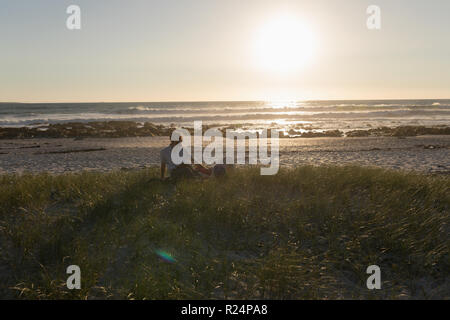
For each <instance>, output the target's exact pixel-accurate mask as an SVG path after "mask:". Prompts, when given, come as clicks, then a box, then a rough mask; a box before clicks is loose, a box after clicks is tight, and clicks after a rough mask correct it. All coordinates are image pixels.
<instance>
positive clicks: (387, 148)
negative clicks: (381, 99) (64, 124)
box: [0, 135, 450, 174]
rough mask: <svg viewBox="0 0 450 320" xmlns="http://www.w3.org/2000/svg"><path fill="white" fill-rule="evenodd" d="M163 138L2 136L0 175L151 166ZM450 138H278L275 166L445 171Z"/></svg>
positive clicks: (164, 142) (156, 160)
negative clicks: (377, 167) (278, 164)
mask: <svg viewBox="0 0 450 320" xmlns="http://www.w3.org/2000/svg"><path fill="white" fill-rule="evenodd" d="M167 142H168V137H129V138H85V139H81V140H80V139H71V138H61V139H49V138H35V139H10V140H8V139H4V140H0V173H24V172H33V173H37V172H50V173H55V174H56V173H64V172H77V171H83V170H88V171H101V172H106V171H110V170H114V169H133V168H145V167H151V166H157V165H158V164H159V151H160V150H161V148H163V147H165V146H166V145H167ZM449 159H450V136H448V135H446V136H416V137H405V138H397V137H355V138H349V137H345V138H290V139H280V163H281V167H295V166H296V165H302V164H313V165H346V164H357V165H364V166H379V167H384V168H393V169H405V170H415V171H421V172H426V173H448V172H450V160H449Z"/></svg>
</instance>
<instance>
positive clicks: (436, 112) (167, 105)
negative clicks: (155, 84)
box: [0, 100, 450, 132]
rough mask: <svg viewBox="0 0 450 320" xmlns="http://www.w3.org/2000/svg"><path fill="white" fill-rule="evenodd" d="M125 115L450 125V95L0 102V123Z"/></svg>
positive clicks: (317, 125)
mask: <svg viewBox="0 0 450 320" xmlns="http://www.w3.org/2000/svg"><path fill="white" fill-rule="evenodd" d="M112 120H129V121H136V122H152V123H155V124H175V125H180V126H181V125H182V126H192V125H193V122H194V121H196V120H202V121H203V123H204V124H217V125H231V124H234V125H236V124H243V125H246V126H247V127H258V128H263V127H269V126H270V127H290V126H292V127H301V128H305V129H308V130H335V129H338V130H342V131H344V132H345V131H348V130H355V129H370V128H377V127H381V126H386V127H398V126H403V125H416V126H436V125H450V100H347V101H344V100H339V101H277V102H269V101H229V102H127V103H0V127H22V126H45V125H48V124H52V123H67V122H90V121H112Z"/></svg>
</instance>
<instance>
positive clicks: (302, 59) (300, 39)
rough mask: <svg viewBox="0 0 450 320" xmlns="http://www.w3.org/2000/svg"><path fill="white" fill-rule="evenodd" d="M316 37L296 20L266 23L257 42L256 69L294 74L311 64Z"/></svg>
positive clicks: (282, 19)
mask: <svg viewBox="0 0 450 320" xmlns="http://www.w3.org/2000/svg"><path fill="white" fill-rule="evenodd" d="M315 45H316V44H315V37H314V35H313V32H312V30H311V29H310V28H308V26H307V25H305V24H303V23H302V21H301V20H300V19H298V18H296V17H291V16H280V17H278V18H277V19H274V20H272V21H270V22H268V23H266V24H265V25H264V26H263V27H262V28H261V29H260V30H259V32H258V35H257V38H256V48H255V49H256V62H257V67H258V68H260V69H264V70H266V71H272V72H281V73H286V72H295V71H298V70H300V69H301V68H303V67H305V66H306V65H307V64H309V63H311V62H312V58H313V55H314V50H315Z"/></svg>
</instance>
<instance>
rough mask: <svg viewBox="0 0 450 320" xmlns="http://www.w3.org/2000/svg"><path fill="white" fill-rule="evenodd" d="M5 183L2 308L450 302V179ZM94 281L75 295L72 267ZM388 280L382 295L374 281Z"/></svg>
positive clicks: (343, 170)
mask: <svg viewBox="0 0 450 320" xmlns="http://www.w3.org/2000/svg"><path fill="white" fill-rule="evenodd" d="M157 176H158V169H157V168H153V169H148V170H142V171H117V172H111V173H79V174H65V175H56V176H54V175H47V174H39V175H31V174H30V175H28V174H24V175H21V176H14V175H3V176H0V250H1V251H0V253H1V254H0V298H25V299H94V298H101V299H105V298H108V299H113V298H121V299H122V298H123V299H335V298H337V299H361V298H364V299H365V298H369V299H372V298H373V299H380V298H385V299H386V298H388V299H399V298H431V299H436V298H437V299H440V298H450V285H449V270H450V261H449V234H450V230H449V221H450V192H449V191H450V189H449V187H450V178H449V177H448V176H447V177H445V176H429V175H422V174H415V173H404V172H398V171H387V170H383V169H371V168H361V167H311V166H304V167H299V168H297V169H292V170H288V169H284V170H280V172H279V174H278V175H276V176H260V175H259V170H258V169H257V168H248V169H236V170H235V171H234V172H231V173H230V174H229V176H228V177H227V178H226V179H224V180H215V179H211V180H204V181H185V182H182V183H179V184H177V185H176V186H174V185H172V184H169V183H162V182H160V181H158V180H157V179H152V178H155V177H157ZM72 264H75V265H78V266H80V268H81V285H82V288H81V290H68V289H67V287H66V279H67V277H68V276H69V275H67V274H66V268H67V267H68V266H69V265H72ZM372 264H376V265H378V266H380V268H381V280H382V289H381V290H368V289H367V287H366V279H367V277H368V276H369V275H368V274H366V268H367V267H368V266H369V265H372Z"/></svg>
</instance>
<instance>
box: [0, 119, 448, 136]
mask: <svg viewBox="0 0 450 320" xmlns="http://www.w3.org/2000/svg"><path fill="white" fill-rule="evenodd" d="M250 126H251V125H250V124H247V123H244V124H240V125H228V126H224V125H219V124H210V125H204V126H203V129H204V130H207V129H208V128H219V130H222V131H225V130H226V129H231V130H237V129H239V130H242V131H246V130H249V131H250V130H255V129H253V128H251V127H250ZM175 128H177V126H175V124H172V125H169V126H167V125H161V124H154V123H151V122H135V121H103V122H98V121H94V122H68V123H57V124H48V125H47V124H46V125H38V124H37V125H35V126H28V127H0V140H4V139H30V138H31V139H36V138H73V139H84V138H126V137H156V136H168V135H169V134H170V133H171V132H172V130H174V129H175ZM184 128H185V129H188V130H189V131H192V128H189V127H184ZM267 129H268V131H270V130H278V131H279V132H280V137H281V138H319V137H382V136H385V137H413V136H421V135H450V126H443V125H441V126H397V127H378V128H370V129H353V130H351V129H346V130H342V129H341V130H337V129H336V130H320V129H316V128H310V127H305V126H302V125H296V126H294V127H292V126H290V127H289V129H286V130H284V129H281V128H280V127H273V126H268V128H267Z"/></svg>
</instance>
